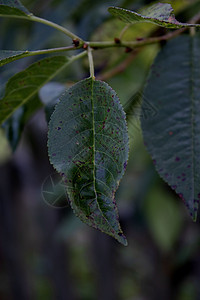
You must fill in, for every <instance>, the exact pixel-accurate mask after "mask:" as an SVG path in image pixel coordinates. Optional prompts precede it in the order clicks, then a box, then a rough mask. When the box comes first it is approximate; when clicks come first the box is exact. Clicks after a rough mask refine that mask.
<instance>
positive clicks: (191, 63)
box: [189, 37, 196, 219]
mask: <svg viewBox="0 0 200 300" xmlns="http://www.w3.org/2000/svg"><path fill="white" fill-rule="evenodd" d="M189 47H190V58H191V59H190V73H191V74H190V75H191V76H190V95H191V130H192V134H191V136H192V145H191V151H192V168H191V169H192V197H193V204H194V191H195V186H194V174H195V170H194V168H195V162H194V148H195V145H194V137H195V128H194V121H195V118H194V104H195V99H194V37H191V38H190V46H189ZM193 209H194V207H193ZM193 213H194V215H193V218H194V219H196V216H195V214H196V213H195V211H194V212H193Z"/></svg>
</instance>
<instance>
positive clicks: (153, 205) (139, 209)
mask: <svg viewBox="0 0 200 300" xmlns="http://www.w3.org/2000/svg"><path fill="white" fill-rule="evenodd" d="M22 2H23V4H24V5H26V7H27V8H28V9H29V10H30V11H32V12H33V13H34V14H36V15H38V16H41V17H44V18H47V19H49V20H52V21H54V22H57V23H59V24H63V25H64V26H66V27H67V28H69V29H71V30H72V31H73V32H75V33H76V34H78V35H80V36H81V37H83V38H84V39H86V40H87V39H88V40H113V38H114V37H118V36H119V34H120V32H121V30H122V29H123V27H124V24H123V23H122V22H120V21H118V20H115V19H114V18H111V17H110V16H109V14H108V13H107V8H108V6H109V5H116V6H122V7H126V8H130V9H134V10H136V9H139V8H140V7H141V6H143V5H146V4H148V3H151V2H152V1H142V0H141V1H139V0H138V1H130V0H127V1H123V0H115V1H114V0H112V1H104V0H98V1H97V0H96V1H94V0H60V1H59V0H57V1H56V0H40V1H30V0H24V1H22ZM163 2H165V1H163ZM168 3H170V1H168ZM171 3H172V4H173V6H174V8H175V10H176V15H177V19H178V20H180V21H187V20H188V19H189V18H190V17H191V16H193V15H194V14H196V13H197V11H199V10H200V3H199V1H191V0H188V1H187V0H185V1H183V0H182V1H176V0H174V1H171ZM166 32H167V31H166V30H165V29H158V28H157V27H156V26H153V25H150V24H139V25H135V26H131V27H130V28H129V30H128V31H127V32H126V34H125V35H124V39H127V40H135V39H136V38H140V37H147V36H149V35H152V34H154V35H158V34H164V33H166ZM70 44H71V41H70V39H68V38H67V37H66V36H65V35H63V34H62V33H58V32H56V31H55V30H54V29H52V28H49V27H47V26H45V25H42V24H34V23H31V22H30V23H29V22H28V21H22V20H16V19H3V18H2V19H0V49H4V50H26V49H28V50H37V49H44V48H48V47H59V46H66V45H70ZM162 46H164V45H152V46H148V47H145V48H143V49H142V50H141V51H140V52H139V54H138V55H137V56H136V55H135V53H132V52H131V53H125V51H124V49H105V50H98V51H96V52H95V54H94V62H95V71H96V76H97V78H100V79H103V80H106V81H107V82H108V83H109V84H110V85H111V86H112V87H113V88H114V89H115V90H116V92H117V93H118V95H119V96H120V99H121V102H122V104H123V105H124V108H125V110H126V112H127V117H128V127H129V136H130V156H129V164H128V168H127V171H126V174H125V176H124V177H123V179H122V181H121V184H120V187H119V189H118V191H117V193H116V199H117V204H118V207H119V215H120V222H121V225H122V229H123V231H124V233H125V235H126V236H127V239H128V243H129V245H128V247H123V246H122V245H120V244H118V243H117V242H116V241H115V240H114V239H112V238H111V237H108V236H106V235H104V234H102V233H101V232H99V231H96V230H94V229H92V228H89V227H88V226H87V225H84V224H82V223H81V222H80V221H79V220H78V219H77V218H76V217H75V216H74V215H73V213H72V211H71V209H70V207H69V205H68V204H67V202H66V200H65V198H63V199H64V201H65V202H62V203H61V206H65V207H62V208H56V207H55V206H56V205H53V206H52V205H49V204H48V202H49V201H50V200H49V198H48V197H46V196H45V198H44V197H42V191H43V190H44V184H46V183H48V182H49V179H50V177H49V176H50V175H51V174H54V173H55V172H54V170H53V168H52V167H51V166H50V164H49V160H48V154H47V121H46V118H45V112H44V111H46V112H47V113H49V111H51V109H52V106H53V105H54V103H55V102H56V101H57V97H56V95H57V93H58V91H60V90H59V88H60V89H62V88H63V87H64V88H67V87H69V86H70V85H72V84H73V83H75V82H77V81H78V80H81V79H83V78H85V77H87V76H89V71H88V63H87V59H84V60H81V61H78V62H76V63H74V64H73V65H71V66H70V67H69V69H67V70H66V71H65V72H64V73H63V74H61V75H59V77H57V78H55V79H54V83H53V84H52V83H50V84H49V85H47V86H46V87H45V88H44V89H43V90H42V91H41V92H40V98H42V100H43V102H45V107H46V108H45V109H44V108H40V109H39V110H38V109H37V108H38V106H37V105H38V101H39V100H38V99H36V100H35V101H36V102H35V103H37V105H35V104H34V105H33V108H32V109H31V111H34V110H36V109H37V112H36V113H35V114H33V116H31V114H30V113H28V114H27V106H25V107H23V108H21V109H19V110H18V111H17V112H16V113H15V114H14V116H13V117H12V118H11V119H10V120H9V121H8V122H6V124H4V126H3V129H1V131H0V299H3V300H7V299H16V300H18V299H20V300H23V299H25V300H29V299H34V300H35V299H42V300H43V299H44V300H45V299H48V300H50V299H58V300H60V299H61V300H68V299H69V300H74V299H75V300H76V299H77V300H93V299H95V300H96V299H97V300H112V299H113V300H114V299H116V300H118V299H119V300H154V299H155V300H157V299H159V300H160V299H162V300H165V299H166V300H171V299H172V300H173V299H175V300H190V299H191V300H196V299H197V300H198V299H200V285H199V280H200V252H199V251H200V226H199V221H197V222H196V223H193V221H192V220H191V218H190V217H189V214H188V212H187V211H186V208H185V207H184V204H183V203H182V201H181V199H180V198H178V196H177V195H176V194H175V193H174V192H173V191H172V190H171V189H170V188H169V187H168V185H167V184H166V183H164V182H163V181H162V179H160V177H159V175H158V174H157V173H156V171H155V169H154V165H153V163H152V161H151V158H150V156H149V155H148V153H147V152H146V150H145V147H144V145H143V141H142V135H141V129H140V125H139V117H143V115H141V112H139V110H137V109H136V108H134V109H133V108H132V103H133V102H134V100H135V97H136V96H137V97H138V99H140V98H141V96H142V87H143V85H144V82H145V80H146V78H147V74H148V72H149V69H150V66H151V63H152V61H153V59H154V57H155V56H156V54H157V52H158V51H159V48H160V47H162ZM72 54H73V53H70V55H72ZM39 58H41V57H33V58H32V57H31V58H26V59H22V60H18V61H16V62H14V63H11V64H9V65H7V66H4V67H2V68H1V70H0V94H1V95H3V92H4V87H5V83H6V81H7V80H8V78H9V77H11V76H12V75H13V74H15V73H16V72H19V71H20V70H23V69H24V68H26V67H27V66H28V65H30V64H31V63H32V62H34V61H35V60H37V59H39ZM55 82H56V83H55ZM57 82H59V83H61V84H62V85H57ZM52 91H54V92H55V95H54V94H53V96H52V93H53V92H52ZM135 94H136V96H135ZM147 108H148V104H147ZM151 109H152V108H151V107H150V108H149V113H151ZM155 109H156V108H155ZM53 178H54V177H53ZM49 189H51V187H49ZM61 195H62V191H61ZM59 203H60V202H59Z"/></svg>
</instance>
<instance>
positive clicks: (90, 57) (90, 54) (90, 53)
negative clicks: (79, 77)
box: [87, 46, 95, 79]
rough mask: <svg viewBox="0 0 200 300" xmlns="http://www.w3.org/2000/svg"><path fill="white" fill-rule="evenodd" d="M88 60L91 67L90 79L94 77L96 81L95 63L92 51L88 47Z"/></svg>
mask: <svg viewBox="0 0 200 300" xmlns="http://www.w3.org/2000/svg"><path fill="white" fill-rule="evenodd" d="M87 53H88V60H89V66H90V77H92V78H93V79H95V76H94V61H93V57H92V49H91V48H90V47H89V46H88V50H87Z"/></svg>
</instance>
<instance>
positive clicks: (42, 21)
mask: <svg viewBox="0 0 200 300" xmlns="http://www.w3.org/2000/svg"><path fill="white" fill-rule="evenodd" d="M28 19H29V20H31V21H35V22H39V23H42V24H45V25H48V26H51V27H53V28H55V29H57V30H59V31H61V32H63V33H64V34H66V35H67V36H69V37H70V38H72V39H73V40H79V41H82V39H81V38H80V37H79V36H77V35H76V34H74V33H73V32H71V31H70V30H68V29H66V28H65V27H63V26H60V25H58V24H56V23H54V22H51V21H48V20H46V19H43V18H39V17H36V16H34V15H30V16H29V17H28Z"/></svg>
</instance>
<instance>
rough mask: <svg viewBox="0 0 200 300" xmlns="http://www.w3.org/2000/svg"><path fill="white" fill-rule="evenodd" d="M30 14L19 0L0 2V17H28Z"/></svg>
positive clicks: (1, 0)
mask: <svg viewBox="0 0 200 300" xmlns="http://www.w3.org/2000/svg"><path fill="white" fill-rule="evenodd" d="M28 15H30V12H29V11H28V10H27V9H26V8H25V7H24V6H23V5H22V4H21V2H20V1H19V0H0V16H28Z"/></svg>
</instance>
